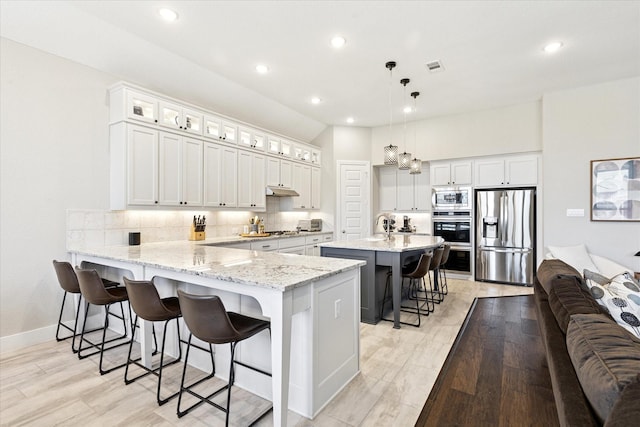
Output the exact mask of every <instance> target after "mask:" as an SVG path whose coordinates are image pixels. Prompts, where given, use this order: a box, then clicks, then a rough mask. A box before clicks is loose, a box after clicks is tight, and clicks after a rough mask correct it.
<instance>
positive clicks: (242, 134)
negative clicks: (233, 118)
mask: <svg viewBox="0 0 640 427" xmlns="http://www.w3.org/2000/svg"><path fill="white" fill-rule="evenodd" d="M265 140H266V137H265V135H264V133H262V132H260V131H257V130H255V129H250V128H247V127H242V126H239V127H238V145H240V146H241V147H244V148H252V149H254V150H256V151H264V150H265V147H266V144H265Z"/></svg>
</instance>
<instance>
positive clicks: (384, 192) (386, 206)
mask: <svg viewBox="0 0 640 427" xmlns="http://www.w3.org/2000/svg"><path fill="white" fill-rule="evenodd" d="M378 178H379V187H378V190H379V191H378V199H379V210H380V211H381V212H390V211H395V210H396V208H397V206H396V204H397V200H396V197H397V191H398V188H397V187H398V177H397V168H395V167H382V168H380V169H379V176H378Z"/></svg>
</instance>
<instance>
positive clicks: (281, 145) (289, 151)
mask: <svg viewBox="0 0 640 427" xmlns="http://www.w3.org/2000/svg"><path fill="white" fill-rule="evenodd" d="M267 140H268V143H267V152H268V153H269V154H273V155H276V156H281V157H286V158H291V157H292V155H293V147H292V143H291V141H287V140H286V139H282V138H280V137H277V136H273V135H269V136H268V137H267Z"/></svg>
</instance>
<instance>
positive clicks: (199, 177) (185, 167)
mask: <svg viewBox="0 0 640 427" xmlns="http://www.w3.org/2000/svg"><path fill="white" fill-rule="evenodd" d="M202 146H203V144H202V141H200V140H198V139H193V138H184V140H183V142H182V204H183V205H185V206H194V207H195V206H202V193H203V190H202V187H203V182H204V175H203V172H202V170H203V167H204V163H203V159H202V153H203V152H202Z"/></svg>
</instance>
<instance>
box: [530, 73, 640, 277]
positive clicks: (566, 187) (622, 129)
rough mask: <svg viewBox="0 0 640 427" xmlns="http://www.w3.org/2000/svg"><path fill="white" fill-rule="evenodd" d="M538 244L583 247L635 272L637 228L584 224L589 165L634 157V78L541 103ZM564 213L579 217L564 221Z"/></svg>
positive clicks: (639, 142)
mask: <svg viewBox="0 0 640 427" xmlns="http://www.w3.org/2000/svg"><path fill="white" fill-rule="evenodd" d="M543 128H544V129H543V137H544V138H543V139H544V143H543V150H542V154H543V177H544V244H545V246H549V245H553V246H564V245H575V244H579V243H584V244H586V246H587V248H588V249H589V251H590V252H593V253H596V254H599V255H603V256H606V257H609V258H612V259H614V260H616V261H617V262H618V263H621V264H623V265H625V266H628V267H631V268H634V269H635V271H640V258H639V257H634V256H633V254H634V253H636V252H637V251H639V250H640V223H638V222H635V223H631V222H592V221H590V211H589V203H590V180H589V177H590V161H591V160H600V159H610V158H622V157H640V78H633V79H625V80H619V81H614V82H608V83H604V84H600V85H595V86H588V87H583V88H578V89H573V90H566V91H560V92H554V93H550V94H547V95H545V96H544V98H543ZM568 208H578V209H584V212H585V216H584V217H567V216H566V210H567V209H568Z"/></svg>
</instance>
